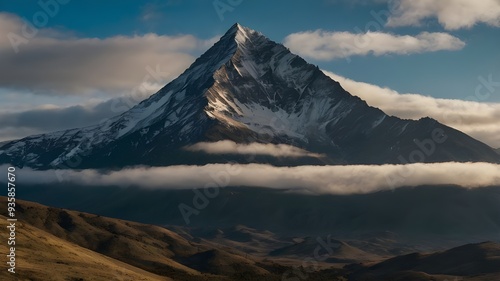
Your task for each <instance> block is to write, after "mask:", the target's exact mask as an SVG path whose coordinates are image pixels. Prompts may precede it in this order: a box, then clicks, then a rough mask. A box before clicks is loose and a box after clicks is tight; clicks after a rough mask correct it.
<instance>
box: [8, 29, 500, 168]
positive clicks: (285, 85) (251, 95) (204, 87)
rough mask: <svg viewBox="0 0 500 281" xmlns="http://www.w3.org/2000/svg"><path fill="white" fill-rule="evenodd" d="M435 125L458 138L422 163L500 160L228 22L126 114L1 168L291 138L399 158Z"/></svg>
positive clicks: (41, 145) (35, 144)
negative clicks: (395, 113) (377, 104)
mask: <svg viewBox="0 0 500 281" xmlns="http://www.w3.org/2000/svg"><path fill="white" fill-rule="evenodd" d="M436 126H441V127H442V128H444V129H443V130H445V129H446V130H448V131H450V132H446V131H443V132H444V133H445V134H448V133H450V134H453V135H455V136H458V137H454V138H450V139H449V140H448V141H447V142H446V145H441V146H439V148H440V151H437V152H436V153H435V154H433V155H432V157H433V158H431V157H429V159H425V160H426V161H471V160H481V161H491V162H495V161H496V162H498V161H499V160H498V156H495V157H492V156H491V154H495V155H496V153H494V152H492V149H491V148H489V147H488V146H486V145H484V144H482V143H480V142H478V141H476V140H473V139H471V138H470V137H468V136H466V135H464V134H462V135H460V133H459V132H451V130H453V129H451V128H447V127H446V126H444V125H441V124H439V123H438V122H426V121H425V120H420V121H409V120H401V119H398V118H395V117H390V116H387V115H385V114H384V113H383V112H382V111H381V110H379V109H377V108H372V107H369V106H368V105H367V104H366V103H365V102H364V101H362V100H360V99H359V98H357V97H354V96H352V95H350V94H349V93H347V92H346V91H345V90H344V89H342V87H341V86H340V84H339V83H337V82H335V81H333V80H331V79H330V78H329V77H327V76H326V75H324V74H323V73H322V72H321V71H320V70H319V69H318V68H317V67H316V66H314V65H311V64H308V63H307V62H306V61H304V60H303V59H302V58H300V57H299V56H297V55H295V54H292V53H291V52H290V51H289V50H288V49H287V48H286V47H284V46H283V45H281V44H278V43H275V42H273V41H271V40H269V39H268V38H266V37H265V36H264V35H262V34H261V33H259V32H257V31H254V30H252V29H250V28H246V27H243V26H241V25H239V24H235V25H233V26H232V27H231V28H230V29H229V30H228V31H227V32H226V33H225V34H224V36H222V37H221V39H220V40H219V41H218V42H217V43H215V44H214V45H213V46H212V47H211V48H210V49H209V50H208V51H207V52H205V53H204V54H203V55H201V56H200V57H199V58H198V59H197V60H196V61H195V62H194V63H193V64H192V65H191V66H190V67H189V68H188V69H187V70H186V71H184V73H182V74H181V75H180V76H179V77H178V78H176V79H175V80H173V81H172V82H170V83H169V84H167V85H166V86H165V87H163V88H162V89H161V90H160V91H158V92H157V93H156V94H154V95H152V96H151V97H149V98H148V99H146V100H144V101H142V102H141V103H139V104H138V105H136V106H135V107H133V108H132V109H130V110H128V111H127V112H124V113H123V114H121V115H119V116H116V117H113V118H111V119H109V120H108V122H104V125H95V126H90V127H87V128H77V129H72V130H67V131H61V132H56V133H50V134H43V135H38V136H30V137H26V138H24V139H22V140H18V141H13V142H9V143H6V144H4V145H2V146H1V150H0V164H1V163H12V164H18V165H21V166H22V165H27V166H30V167H34V168H40V169H47V168H52V167H54V166H56V167H58V168H64V167H60V165H65V164H64V163H67V162H68V161H69V160H71V159H72V158H74V157H75V156H78V157H80V158H82V159H81V160H82V161H80V162H81V163H80V165H81V166H82V167H108V166H126V165H137V164H146V165H147V164H154V165H167V164H179V163H180V162H178V161H180V160H179V159H175V158H172V154H174V155H177V156H179V155H180V154H181V152H179V151H182V147H184V146H186V145H190V144H193V143H195V142H200V141H220V140H232V141H235V142H248V141H257V142H274V143H285V144H293V145H296V146H298V147H300V148H304V149H306V150H308V151H311V152H319V153H324V154H326V155H328V156H329V157H331V158H330V159H331V160H332V161H337V162H341V163H399V162H398V161H399V158H398V156H400V155H405V154H409V153H410V152H411V151H413V150H414V149H415V144H414V143H413V142H411V141H410V142H408V141H406V140H415V139H425V138H428V137H429V136H431V135H432V132H433V129H435V127H436ZM461 143H467V144H468V149H465V148H464V146H463V145H462V144H461ZM370 147H376V149H373V150H370ZM464 149H465V150H467V151H462V150H464ZM456 151H459V153H456ZM367 152H369V153H367ZM470 155H472V156H470ZM181 158H182V157H181ZM188 158H189V157H188ZM176 161H177V162H176ZM181 162H182V161H181Z"/></svg>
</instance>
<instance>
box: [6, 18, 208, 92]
mask: <svg viewBox="0 0 500 281" xmlns="http://www.w3.org/2000/svg"><path fill="white" fill-rule="evenodd" d="M23 26H25V23H24V22H23V21H22V20H21V19H20V18H19V17H17V16H15V15H12V14H8V13H0V33H1V34H6V35H7V36H2V37H1V38H0V66H2V70H1V75H0V88H1V87H3V88H11V89H23V90H30V91H33V92H36V93H42V94H43V93H45V94H84V93H89V92H93V91H96V90H99V91H106V92H112V93H114V94H122V92H123V91H131V90H132V89H134V88H139V87H147V86H151V85H161V86H163V85H164V84H165V83H166V82H167V81H170V80H172V79H173V78H175V77H177V76H178V75H179V74H180V73H181V72H182V71H183V70H185V69H186V68H187V67H188V66H189V64H190V63H192V62H193V61H194V58H195V57H194V56H193V54H197V53H199V52H201V51H203V50H205V49H207V48H208V47H210V46H211V45H212V44H213V43H214V42H215V38H212V39H209V40H201V39H198V38H196V37H194V36H192V35H178V36H162V35H157V34H153V33H148V34H144V35H134V36H113V37H108V38H103V39H100V38H79V37H75V36H73V35H71V34H65V33H61V32H58V31H54V30H51V29H40V30H39V31H38V33H37V34H36V36H35V37H33V38H31V39H29V38H26V41H22V43H19V44H14V45H16V47H15V48H14V47H13V45H12V42H11V41H13V42H21V41H19V40H18V39H15V38H22V36H23V34H24V33H23ZM12 34H16V36H18V37H16V36H12ZM9 35H11V36H9ZM13 38H14V39H13ZM16 48H17V49H18V53H16V52H15V49H16ZM5 66H9V67H8V69H6V68H5Z"/></svg>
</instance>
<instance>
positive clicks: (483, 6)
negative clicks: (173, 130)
mask: <svg viewBox="0 0 500 281" xmlns="http://www.w3.org/2000/svg"><path fill="white" fill-rule="evenodd" d="M57 1H59V2H57ZM447 1H449V2H450V4H449V5H446V6H443V5H437V4H435V2H439V1H421V2H420V3H424V2H426V3H427V2H428V4H427V5H428V6H425V7H424V6H422V5H421V6H419V5H417V4H415V3H417V2H418V1H410V0H369V1H361V0H354V1H353V0H351V1H349V0H316V1H306V0H295V1H294V0H288V1H286V0H276V1H264V0H252V1H250V0H215V1H212V0H210V1H203V0H163V1H159V0H155V1H131V0H124V1H95V0H88V1H83V0H64V1H63V0H42V1H41V2H43V3H52V4H53V3H57V6H58V8H57V11H55V12H54V14H53V15H49V16H48V17H47V22H46V24H43V26H40V28H39V30H40V32H39V33H38V34H37V35H36V36H35V37H34V38H32V39H30V40H29V42H28V43H26V44H24V43H23V44H20V45H19V52H18V53H17V54H13V50H12V48H8V47H5V48H2V47H1V44H2V42H4V43H5V42H9V41H8V40H7V39H6V38H7V35H8V34H9V33H11V32H14V33H16V32H17V33H19V32H21V29H20V28H21V27H22V24H23V23H24V21H28V22H31V23H33V22H34V21H36V15H37V14H38V15H40V12H42V13H44V12H43V11H44V10H43V7H42V6H40V4H38V1H28V0H18V1H2V2H0V24H2V25H3V27H2V26H0V32H1V34H0V36H2V37H0V62H2V66H1V68H0V76H3V77H4V79H0V97H2V98H3V100H4V102H3V105H0V110H2V111H4V112H9V113H16V114H18V113H19V112H21V111H29V110H34V109H36V110H42V109H46V110H53V109H56V108H57V107H65V108H66V107H70V106H79V105H81V106H85V107H87V108H88V107H89V106H96V105H97V104H99V103H100V102H105V101H106V100H107V99H109V98H116V97H119V96H124V95H127V94H130V90H127V89H129V88H131V85H136V84H137V83H138V82H137V81H135V80H141V79H142V78H143V77H144V75H145V73H147V72H146V71H145V70H144V69H145V67H147V66H151V67H153V68H154V62H155V61H159V62H161V66H163V67H164V68H165V69H167V70H165V72H168V75H167V74H166V75H165V77H163V78H164V80H162V81H153V82H152V83H149V84H148V85H149V86H150V88H151V89H153V90H154V89H155V87H159V86H160V85H161V84H162V83H166V82H168V80H171V79H173V78H175V76H176V75H178V74H179V73H180V71H182V70H183V69H184V68H185V67H187V66H188V65H189V63H190V62H192V61H193V60H194V59H195V58H196V57H197V56H198V55H200V54H201V53H203V52H204V51H205V50H207V49H208V48H209V47H210V46H211V44H213V42H214V40H216V39H217V37H218V36H220V35H222V34H223V33H224V32H225V31H226V30H227V29H228V28H229V27H230V26H231V25H232V24H233V23H235V22H239V23H240V24H242V25H244V26H247V27H250V28H252V29H255V30H257V31H260V32H262V33H263V34H265V35H266V36H267V37H269V38H270V39H272V40H274V41H277V42H282V43H283V42H284V43H286V44H285V45H286V46H287V47H290V49H291V50H292V51H294V52H296V53H298V54H299V55H301V56H303V57H304V58H305V59H306V60H307V61H309V62H311V63H313V64H317V65H318V66H319V67H320V68H321V69H324V70H327V71H331V72H333V73H335V74H336V75H340V76H342V77H346V78H349V79H352V80H354V81H359V82H365V83H369V84H372V85H377V86H380V87H387V88H390V89H393V90H395V91H397V92H399V93H415V94H420V95H424V96H431V97H434V98H446V99H459V100H470V99H471V97H473V96H474V94H475V92H476V91H477V88H478V86H479V85H481V82H480V80H479V79H478V78H479V77H482V79H483V81H484V79H486V80H488V79H489V80H491V81H494V82H496V81H498V82H500V52H498V46H500V36H498V34H499V31H500V30H499V28H500V1H498V0H482V1H477V2H474V4H473V6H467V5H472V4H471V3H472V2H473V1H467V0H447ZM66 2H67V3H66ZM63 3H64V4H63ZM464 3H465V4H464ZM51 7H53V6H51ZM425 13H427V14H425ZM374 14H376V15H379V16H380V18H377V17H376V16H374ZM415 15H419V16H415ZM2 20H3V21H2ZM314 32H316V33H314ZM367 32H372V33H376V34H377V37H373V38H372V37H369V39H370V41H369V42H368V44H367V45H364V46H362V48H358V47H357V46H354V47H356V48H354V49H353V50H350V51H353V52H359V53H357V54H353V55H346V56H345V57H342V56H340V57H339V50H338V48H337V49H336V48H335V46H334V45H335V44H337V45H338V43H339V40H342V39H341V38H344V37H345V36H347V38H351V39H353V40H355V38H356V36H363V35H364V36H366V35H367V34H368V33H367ZM423 33H426V34H427V33H429V34H430V36H427V35H422V34H423ZM318 34H319V35H318ZM311 36H312V37H311ZM314 36H316V37H314ZM318 36H319V37H318ZM370 36H371V35H370ZM387 37H388V39H389V40H386V39H385V38H387ZM124 38H125V39H124ZM310 38H314V40H312V39H310ZM339 38H340V39H339ZM367 38H368V37H367ZM2 40H3V41H2ZM315 40H316V41H318V42H313V41H315ZM391 40H394V41H391ZM320 41H321V42H320ZM409 41H411V42H412V43H408V42H409ZM438 41H439V43H436V42H438ZM340 42H342V41H340ZM309 43H311V44H312V46H309V47H310V49H309V50H307V49H306V48H305V47H304V46H305V45H307V44H309ZM127 46H128V47H127ZM113 48H117V49H119V50H120V51H116V52H115V51H113ZM361 49H363V50H361ZM50 50H52V52H50ZM73 50H74V54H73V53H72V52H73ZM86 50H88V52H86ZM134 50H139V51H138V52H137V53H134ZM317 50H321V51H325V52H326V53H327V56H328V55H330V56H331V57H333V58H324V57H323V58H322V57H318V56H317V55H316V51H317ZM360 50H361V51H360ZM92 52H93V53H95V54H97V55H96V57H98V56H99V54H101V53H100V52H102V54H101V56H102V58H100V59H95V61H94V60H93V59H89V58H92V56H90V55H91V54H92ZM374 52H379V53H378V54H377V55H374V54H373V53H374ZM2 53H3V54H2ZM89 53H90V54H89ZM110 53H111V54H112V55H110ZM113 54H116V55H113ZM148 54H149V55H148ZM154 54H159V55H160V56H161V58H158V57H155V56H154ZM119 55H122V56H123V58H120V57H119ZM1 56H3V57H4V58H3V59H4V60H5V61H2V58H1ZM132 57H133V59H134V60H131V58H132ZM142 57H145V59H144V62H142V61H140V58H142ZM79 58H81V61H79ZM98 60H100V61H101V63H102V64H104V61H109V62H108V63H107V65H105V66H102V65H100V64H99V61H98ZM58 63H60V64H58ZM28 67H29V71H28V70H27V68H28ZM85 67H87V68H85ZM76 68H78V69H76ZM61 69H64V71H62V70H61ZM162 69H163V68H162ZM56 70H59V72H57V71H56ZM127 70H129V71H128V72H127ZM132 70H134V71H135V72H134V71H132ZM99 71H101V72H99ZM94 72H95V73H94ZM89 73H90V74H89ZM91 74H94V75H91ZM108 74H109V75H110V76H111V77H109V79H104V78H103V77H105V76H106V75H108ZM106 78H107V77H106ZM30 81H34V82H30ZM125 81H133V82H130V84H127V83H125ZM94 82H95V83H94ZM497 84H498V83H497ZM497 84H494V87H490V88H491V89H492V90H491V91H490V92H489V94H488V96H487V98H483V99H479V101H480V102H482V103H498V102H500V86H498V85H497ZM353 89H355V88H353ZM495 113H496V112H495ZM0 117H1V116H0ZM4 117H5V116H4ZM9 118H11V116H9ZM7 119H8V118H6V117H5V118H4V120H7ZM89 122H90V121H89ZM4 123H7V122H4ZM2 125H3V126H5V127H4V132H8V134H11V132H12V130H11V129H12V126H13V125H12V124H10V125H9V124H2V123H1V122H0V140H2V139H4V138H9V137H8V136H5V135H3V136H2V127H1V126H2ZM7 126H10V127H11V129H9V130H7V129H5V128H7ZM62 128H63V127H62ZM51 129H52V127H51ZM28 131H30V130H28V129H27V130H26V132H28ZM36 132H43V129H41V128H38V130H37V131H36ZM5 134H7V133H5ZM12 137H18V135H12Z"/></svg>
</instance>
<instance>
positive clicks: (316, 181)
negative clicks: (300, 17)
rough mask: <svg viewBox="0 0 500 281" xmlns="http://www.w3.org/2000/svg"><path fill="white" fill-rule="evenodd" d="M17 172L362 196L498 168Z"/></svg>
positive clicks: (27, 180)
mask: <svg viewBox="0 0 500 281" xmlns="http://www.w3.org/2000/svg"><path fill="white" fill-rule="evenodd" d="M4 170H6V168H5V169H4ZM17 173H18V177H19V179H20V183H22V184H51V183H57V182H61V181H62V182H69V183H77V184H83V185H91V186H110V185H117V186H123V187H126V186H139V187H142V188H152V189H189V188H214V187H226V186H249V187H266V188H276V189H286V190H296V191H299V192H307V193H312V194H364V193H373V192H377V191H383V190H391V189H394V188H399V187H403V186H421V185H457V186H461V187H464V188H480V187H488V186H499V185H500V165H496V164H489V163H454V162H451V163H433V164H423V163H415V164H408V165H353V166H297V167H275V166H270V165H265V164H247V165H241V164H209V165H205V166H170V167H152V168H146V167H138V168H129V169H123V170H120V171H111V172H106V173H102V172H99V171H96V170H81V171H76V170H53V171H33V170H30V169H26V168H25V169H21V170H19V171H17Z"/></svg>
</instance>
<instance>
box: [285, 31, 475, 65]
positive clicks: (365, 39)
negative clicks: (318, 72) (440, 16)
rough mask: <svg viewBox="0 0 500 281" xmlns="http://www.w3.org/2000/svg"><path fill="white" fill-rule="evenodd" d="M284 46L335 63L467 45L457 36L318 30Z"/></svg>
mask: <svg viewBox="0 0 500 281" xmlns="http://www.w3.org/2000/svg"><path fill="white" fill-rule="evenodd" d="M284 45H285V46H287V47H288V48H290V50H291V51H292V52H295V53H297V54H299V55H301V56H304V57H308V58H313V59H317V60H333V59H340V58H347V57H351V56H365V55H368V54H373V55H375V56H380V55H385V54H398V55H407V54H413V53H424V52H435V51H440V50H460V49H462V48H463V47H464V46H465V43H464V42H463V41H461V40H460V39H458V38H457V37H454V36H452V35H450V34H447V33H440V32H434V33H429V32H422V33H420V34H418V35H416V36H410V35H394V34H390V33H384V32H366V33H350V32H328V31H323V30H316V31H306V32H300V33H293V34H290V35H288V36H287V37H286V38H285V40H284Z"/></svg>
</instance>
